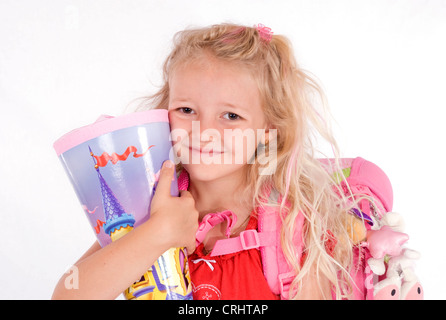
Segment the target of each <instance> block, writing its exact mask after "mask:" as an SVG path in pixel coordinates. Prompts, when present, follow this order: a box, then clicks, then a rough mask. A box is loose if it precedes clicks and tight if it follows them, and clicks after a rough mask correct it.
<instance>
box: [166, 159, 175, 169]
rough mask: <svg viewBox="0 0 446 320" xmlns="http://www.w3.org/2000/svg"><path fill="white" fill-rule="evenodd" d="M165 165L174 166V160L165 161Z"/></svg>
mask: <svg viewBox="0 0 446 320" xmlns="http://www.w3.org/2000/svg"><path fill="white" fill-rule="evenodd" d="M164 167H166V168H173V162H172V161H170V160H167V161H165V162H164Z"/></svg>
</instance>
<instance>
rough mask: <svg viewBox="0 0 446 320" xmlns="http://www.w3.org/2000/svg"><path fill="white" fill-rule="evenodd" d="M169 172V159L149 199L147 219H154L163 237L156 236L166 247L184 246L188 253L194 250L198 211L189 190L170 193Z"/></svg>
mask: <svg viewBox="0 0 446 320" xmlns="http://www.w3.org/2000/svg"><path fill="white" fill-rule="evenodd" d="M169 164H170V165H171V166H169ZM173 174H174V164H173V162H172V161H170V160H167V161H165V162H164V163H163V167H162V169H161V172H160V178H159V181H158V186H157V188H156V191H155V195H154V196H153V199H152V203H151V209H150V220H151V222H152V223H157V227H158V228H159V231H160V234H161V235H162V236H161V237H162V238H163V239H160V240H162V241H165V242H166V245H167V246H169V248H178V247H186V249H187V252H189V254H190V253H192V252H194V250H195V234H196V232H197V229H198V211H197V210H196V209H195V200H194V198H193V197H192V194H191V193H190V192H189V191H186V190H183V191H181V192H180V196H179V197H173V196H171V194H170V187H171V183H172V178H173Z"/></svg>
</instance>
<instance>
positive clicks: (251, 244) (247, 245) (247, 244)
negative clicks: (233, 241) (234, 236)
mask: <svg viewBox="0 0 446 320" xmlns="http://www.w3.org/2000/svg"><path fill="white" fill-rule="evenodd" d="M240 242H241V244H242V248H243V249H244V250H249V249H254V248H256V249H257V248H258V247H260V240H259V235H258V234H257V230H255V229H249V230H245V231H242V232H240Z"/></svg>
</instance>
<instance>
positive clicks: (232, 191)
mask: <svg viewBox="0 0 446 320" xmlns="http://www.w3.org/2000/svg"><path fill="white" fill-rule="evenodd" d="M241 181H243V172H235V173H233V174H231V175H229V176H224V177H221V178H218V179H215V180H212V181H200V180H192V179H191V180H190V185H189V192H190V193H191V194H192V196H193V197H194V199H195V208H196V209H197V210H198V212H199V214H200V215H199V217H200V220H201V219H202V218H203V217H204V216H205V215H206V214H208V213H213V212H220V211H224V210H231V211H232V212H233V213H234V214H235V215H237V218H238V220H241V219H245V218H246V217H247V216H248V215H249V214H250V212H251V210H252V208H250V207H249V205H247V204H246V199H243V198H245V197H246V195H245V196H243V195H242V184H241ZM249 199H251V198H249ZM248 203H249V202H248Z"/></svg>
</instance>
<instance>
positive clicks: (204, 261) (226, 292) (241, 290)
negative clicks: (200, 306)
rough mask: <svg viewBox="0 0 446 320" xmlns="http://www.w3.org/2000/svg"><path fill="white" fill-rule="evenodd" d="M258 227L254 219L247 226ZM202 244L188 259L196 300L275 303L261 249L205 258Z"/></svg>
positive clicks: (248, 227)
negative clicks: (265, 273) (264, 268)
mask: <svg viewBox="0 0 446 320" xmlns="http://www.w3.org/2000/svg"><path fill="white" fill-rule="evenodd" d="M256 228H257V219H256V218H255V217H251V219H250V220H249V222H248V225H247V227H246V230H248V229H256ZM203 250H204V246H203V244H200V245H199V246H198V247H197V248H196V250H195V252H194V253H193V254H192V255H190V256H189V270H190V277H191V280H192V290H193V298H194V300H272V299H280V297H279V296H277V295H275V294H274V293H272V291H271V289H270V288H269V286H268V283H267V282H266V279H265V276H264V275H263V267H262V259H261V255H260V251H259V250H258V249H249V250H243V251H240V252H236V253H231V254H226V255H221V256H214V257H211V256H209V255H205V254H204V252H203Z"/></svg>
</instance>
